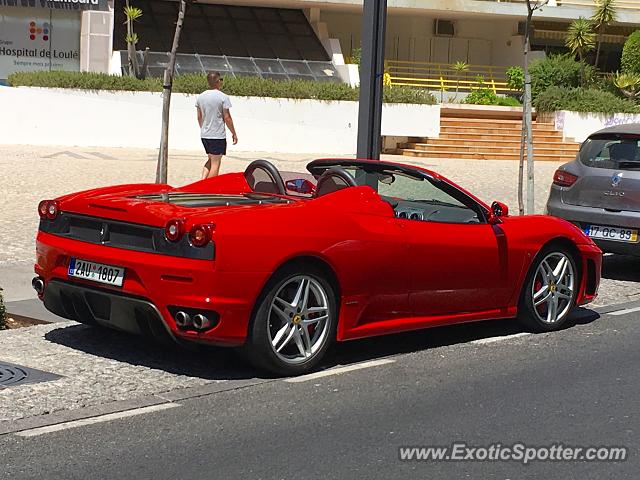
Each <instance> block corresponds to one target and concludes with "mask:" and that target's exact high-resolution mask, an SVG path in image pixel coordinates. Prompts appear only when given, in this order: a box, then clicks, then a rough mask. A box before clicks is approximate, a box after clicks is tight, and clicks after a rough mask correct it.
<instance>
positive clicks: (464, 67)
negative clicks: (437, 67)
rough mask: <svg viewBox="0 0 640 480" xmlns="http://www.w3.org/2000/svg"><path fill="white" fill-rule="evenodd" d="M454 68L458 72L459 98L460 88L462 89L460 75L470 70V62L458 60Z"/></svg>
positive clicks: (457, 88)
mask: <svg viewBox="0 0 640 480" xmlns="http://www.w3.org/2000/svg"><path fill="white" fill-rule="evenodd" d="M453 69H454V70H455V72H456V100H457V99H458V90H459V89H460V77H461V76H463V74H464V73H466V72H468V71H469V64H468V63H467V62H463V61H457V62H456V63H454V64H453Z"/></svg>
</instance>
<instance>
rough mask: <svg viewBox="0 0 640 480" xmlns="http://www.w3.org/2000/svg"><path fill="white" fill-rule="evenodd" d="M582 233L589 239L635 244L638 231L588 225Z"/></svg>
mask: <svg viewBox="0 0 640 480" xmlns="http://www.w3.org/2000/svg"><path fill="white" fill-rule="evenodd" d="M584 232H585V233H586V234H587V235H588V236H590V237H591V238H600V239H602V240H615V241H616V242H629V243H636V242H637V241H638V230H635V229H631V228H620V227H604V226H602V225H589V226H587V227H586V228H585V230H584Z"/></svg>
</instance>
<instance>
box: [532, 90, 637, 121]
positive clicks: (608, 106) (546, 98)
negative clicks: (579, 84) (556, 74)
mask: <svg viewBox="0 0 640 480" xmlns="http://www.w3.org/2000/svg"><path fill="white" fill-rule="evenodd" d="M533 106H534V107H535V108H536V110H537V111H538V112H555V111H558V110H570V111H573V112H593V113H607V114H611V113H640V107H638V106H637V105H635V104H634V103H633V102H630V101H629V100H625V99H623V98H620V97H617V96H616V95H614V94H612V93H609V92H604V91H602V90H596V89H593V88H567V87H551V88H549V89H547V90H546V91H544V92H543V93H541V94H540V95H538V96H537V97H536V98H535V99H534V101H533Z"/></svg>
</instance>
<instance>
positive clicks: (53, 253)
mask: <svg viewBox="0 0 640 480" xmlns="http://www.w3.org/2000/svg"><path fill="white" fill-rule="evenodd" d="M307 169H308V170H309V173H310V174H297V175H296V178H289V179H286V175H285V179H283V175H282V174H281V173H280V172H278V170H277V169H276V168H275V167H274V166H273V165H272V164H270V163H269V162H267V161H264V160H256V161H255V162H253V163H251V164H250V165H249V167H248V168H247V170H246V171H245V172H243V173H229V174H226V175H221V176H219V177H217V178H212V179H208V180H203V181H200V182H196V183H194V184H191V185H187V186H185V187H182V188H172V187H170V186H168V185H157V184H140V185H122V186H115V187H107V188H100V189H96V190H90V191H86V192H81V193H75V194H71V195H66V196H63V197H60V198H57V199H55V200H45V201H43V202H41V203H40V205H39V206H38V210H39V214H40V218H41V220H40V227H39V232H38V238H37V247H36V252H37V261H36V264H35V272H36V274H37V276H36V277H35V278H34V279H33V286H34V288H35V289H36V290H37V292H38V294H39V296H40V298H41V299H42V300H43V301H44V304H45V306H46V308H48V309H49V310H50V311H52V312H53V313H55V314H57V315H60V316H62V317H66V318H70V319H73V320H77V321H79V322H83V323H87V324H92V325H100V326H104V327H110V328H115V329H119V330H123V331H126V332H131V333H136V334H143V335H150V336H160V337H161V336H165V337H166V336H167V335H168V336H169V337H171V338H173V339H174V340H176V341H178V342H198V343H205V344H211V345H226V346H235V347H241V349H242V350H243V352H244V353H245V354H246V356H247V357H248V358H249V359H250V361H251V362H252V363H254V364H255V365H256V366H259V367H261V368H264V369H268V370H271V371H273V372H276V373H278V374H284V375H292V374H300V373H303V372H306V371H308V370H310V369H312V368H313V367H314V366H316V365H317V364H318V362H319V361H320V360H321V359H322V357H323V355H324V354H325V352H326V351H327V349H328V348H329V346H330V345H331V343H332V342H333V341H334V340H337V341H344V340H351V339H355V338H363V337H369V336H373V335H383V334H388V333H394V332H403V331H407V330H415V329H421V328H425V327H433V326H439V325H449V324H454V323H462V322H471V321H476V320H487V319H498V318H509V317H517V318H518V319H519V320H520V321H522V322H523V323H524V324H525V325H526V327H527V328H529V329H531V330H534V331H551V330H557V329H559V328H561V327H562V325H563V324H564V323H565V322H566V320H567V316H568V315H569V313H570V311H571V310H572V309H573V308H574V307H575V306H576V305H583V304H585V303H588V302H589V301H591V300H593V299H594V298H595V296H596V293H597V290H598V285H599V282H600V267H601V251H600V250H599V249H598V247H597V246H596V245H595V244H594V243H593V242H592V241H591V240H590V239H589V238H588V237H587V236H585V234H584V233H583V232H582V231H581V230H580V229H579V228H577V227H575V226H574V225H572V224H570V223H568V222H566V221H564V220H561V219H558V218H554V217H549V216H525V217H509V216H508V214H507V208H506V206H505V205H504V204H501V203H499V202H494V203H493V204H492V205H491V206H488V205H486V204H485V203H483V202H482V201H480V200H479V199H477V198H476V197H474V196H473V195H472V194H471V193H469V192H467V191H465V190H464V189H462V188H460V187H459V186H457V185H455V184H454V183H453V182H451V181H449V180H447V179H446V178H443V177H442V176H440V175H438V174H436V173H434V172H431V171H429V170H425V169H423V168H420V167H416V166H408V165H401V164H396V163H391V162H385V161H367V160H344V159H342V160H331V159H325V160H315V161H313V162H311V163H310V164H309V165H308V167H307Z"/></svg>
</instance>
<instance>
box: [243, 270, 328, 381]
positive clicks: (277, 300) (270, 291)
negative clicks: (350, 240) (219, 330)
mask: <svg viewBox="0 0 640 480" xmlns="http://www.w3.org/2000/svg"><path fill="white" fill-rule="evenodd" d="M259 301H260V304H259V306H258V308H257V309H256V313H255V315H254V318H253V319H252V323H251V326H250V330H249V338H248V339H247V343H246V345H245V346H244V348H243V350H244V353H245V355H246V356H247V357H248V359H249V361H250V362H251V363H252V364H253V365H254V366H256V367H258V368H262V369H266V370H269V371H271V372H274V373H276V374H279V375H299V374H302V373H306V372H308V371H309V370H311V369H312V368H313V367H315V366H316V365H317V364H318V363H319V362H320V360H322V357H323V356H324V354H325V352H326V351H327V349H328V348H329V345H330V344H331V341H332V340H333V337H334V336H335V329H336V324H337V315H336V312H337V309H336V299H335V293H334V290H333V288H332V287H331V285H330V283H329V282H328V281H327V280H326V278H325V277H324V276H323V275H322V274H321V273H320V272H311V271H305V272H300V271H290V272H283V273H281V274H279V275H277V276H276V277H274V278H273V279H272V280H271V281H270V282H269V284H268V285H267V286H266V287H265V294H264V295H262V296H261V300H259Z"/></svg>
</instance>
